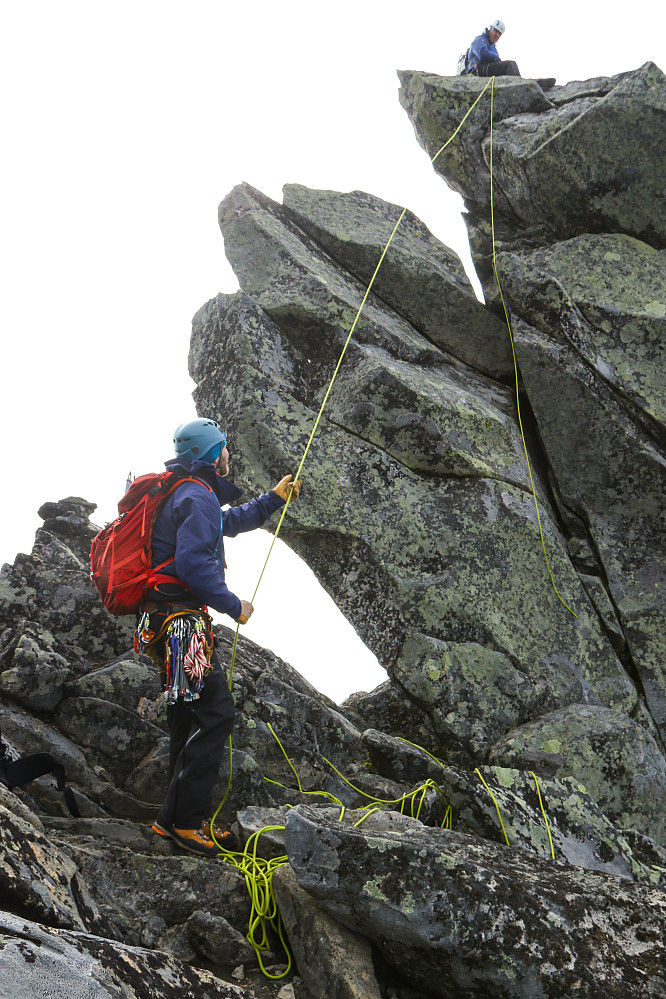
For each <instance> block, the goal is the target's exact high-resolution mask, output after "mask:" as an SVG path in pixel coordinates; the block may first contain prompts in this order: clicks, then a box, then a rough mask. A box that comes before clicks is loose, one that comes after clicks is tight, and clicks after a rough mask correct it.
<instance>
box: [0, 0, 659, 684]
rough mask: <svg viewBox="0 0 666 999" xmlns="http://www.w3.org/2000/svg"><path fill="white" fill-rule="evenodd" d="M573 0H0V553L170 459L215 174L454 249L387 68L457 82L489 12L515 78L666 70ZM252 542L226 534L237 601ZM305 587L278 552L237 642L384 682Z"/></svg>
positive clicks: (458, 239)
mask: <svg viewBox="0 0 666 999" xmlns="http://www.w3.org/2000/svg"><path fill="white" fill-rule="evenodd" d="M593 6H594V8H596V9H597V10H598V9H599V8H598V6H597V5H596V4H595V5H592V4H589V5H588V4H583V3H580V2H577V3H572V2H567V0H564V2H561V3H559V4H558V5H557V7H556V8H553V7H552V5H550V7H549V5H545V4H541V5H539V4H534V3H533V2H532V3H527V2H503V3H501V5H500V6H498V7H496V6H495V5H494V4H493V5H487V4H485V3H484V4H479V3H468V4H461V5H455V7H454V5H450V4H443V3H439V4H436V3H432V2H424V0H414V2H412V3H410V4H405V3H404V2H396V0H383V2H379V0H354V2H350V0H338V2H337V3H335V4H334V5H330V6H328V7H324V6H322V5H317V4H315V3H312V2H309V3H306V2H303V0H286V2H283V3H281V4H277V3H268V2H266V0H256V2H252V0H246V2H245V3H243V4H241V3H236V4H231V3H222V2H210V0H209V2H204V0H199V2H197V0H188V2H187V3H184V2H181V3H174V2H169V0H160V2H156V0H132V2H128V0H114V2H113V3H111V2H107V0H104V2H101V0H85V2H81V0H78V2H74V0H58V2H57V3H55V2H53V0H36V2H35V0H32V2H31V0H21V2H20V3H18V2H15V0H14V2H10V0H4V2H3V3H2V4H1V6H0V11H1V17H2V20H1V22H0V25H1V37H0V46H1V48H0V75H1V84H2V94H3V98H4V99H3V102H2V111H1V114H2V130H1V134H2V139H3V155H2V161H1V167H0V169H1V170H2V174H3V179H2V184H1V185H0V197H1V199H2V244H1V245H2V262H1V263H2V278H3V281H2V284H3V288H4V291H3V294H2V296H1V298H0V309H1V314H2V337H3V357H4V363H3V365H2V386H1V392H0V398H1V400H2V401H1V405H2V414H1V420H2V422H1V426H2V430H3V436H4V441H5V462H4V466H5V475H4V486H3V506H2V514H3V515H2V518H0V562H11V561H13V559H14V557H15V555H16V552H17V551H30V548H31V546H32V541H33V536H34V532H35V530H36V528H37V527H38V526H39V524H40V523H41V521H40V520H39V518H38V517H37V513H36V511H37V509H38V507H39V506H41V504H42V503H43V502H45V501H47V500H57V499H60V498H62V497H64V496H69V495H79V496H84V497H85V498H86V499H89V500H91V501H93V502H96V503H97V504H98V510H97V511H96V514H95V515H94V516H93V520H94V521H95V522H96V523H99V524H102V523H104V522H106V521H108V520H111V519H112V518H113V516H114V515H115V504H116V502H117V500H118V498H119V497H120V495H121V494H122V491H123V488H124V483H125V478H126V475H127V472H128V470H129V469H131V470H132V471H133V472H134V473H135V474H140V473H142V472H145V471H152V470H159V469H160V468H161V467H162V463H163V461H164V460H166V459H167V458H169V457H171V437H172V432H173V429H174V428H175V427H176V426H177V425H178V424H180V423H182V422H183V421H184V420H186V419H189V418H191V417H194V416H195V415H196V413H195V410H194V404H193V402H192V400H191V396H190V393H191V391H192V388H193V383H192V382H191V380H190V379H189V377H188V374H187V353H188V348H189V337H190V322H191V317H192V316H193V314H194V313H195V312H196V311H197V310H198V309H199V308H200V306H201V305H203V303H204V302H206V301H207V300H208V299H210V298H212V297H213V296H214V295H216V294H217V293H218V292H220V291H225V292H232V291H235V290H236V288H237V283H236V281H235V278H234V276H233V273H232V271H231V269H230V268H229V266H228V265H227V263H226V259H225V257H224V248H223V241H222V237H221V235H220V232H219V229H218V227H217V205H218V202H219V201H220V200H221V199H222V198H223V197H224V195H225V194H227V192H228V191H229V190H230V189H231V188H232V187H233V186H234V185H235V184H237V183H239V182H241V181H248V182H249V183H251V184H252V185H254V186H255V187H258V188H259V189H260V190H262V191H263V192H264V193H266V194H268V195H269V196H271V197H272V198H274V199H276V200H278V201H280V200H281V189H282V185H283V184H284V183H302V184H306V185H308V186H310V187H321V188H330V189H334V190H340V191H348V190H354V189H361V190H365V191H369V192H370V193H372V194H375V195H378V196H380V197H382V198H385V199H386V200H388V201H393V202H395V203H397V204H400V205H406V206H407V207H409V208H410V209H411V210H412V211H414V212H415V213H416V214H417V215H418V216H419V217H420V218H422V219H423V221H424V222H425V223H426V224H427V225H428V226H429V227H430V229H431V230H432V231H433V232H434V233H435V234H436V235H437V236H438V237H439V238H440V239H442V240H443V241H444V242H445V243H447V244H448V245H449V246H451V247H453V248H454V249H455V250H456V251H457V252H458V253H459V254H460V255H461V256H463V257H464V258H465V259H467V258H466V254H467V247H466V244H467V239H466V235H465V229H464V225H463V223H462V221H461V219H460V215H459V212H460V209H461V205H462V202H461V201H460V199H459V198H458V197H457V196H456V195H454V194H452V193H451V192H450V191H449V190H448V189H447V188H446V186H445V185H444V184H443V182H442V181H441V180H440V179H439V178H437V177H436V175H435V174H434V172H433V171H432V169H431V167H430V165H429V163H428V159H427V156H426V154H425V153H424V152H423V151H422V150H421V148H420V147H419V146H418V144H417V142H416V139H415V137H414V133H413V130H412V127H411V125H410V123H409V120H408V118H407V116H406V114H405V113H404V112H403V111H402V109H401V108H400V105H399V103H398V81H397V77H396V70H397V69H420V70H424V71H428V72H434V73H440V74H442V75H449V74H452V73H454V72H455V66H456V62H457V58H458V55H459V53H460V52H461V50H463V49H464V48H465V47H466V46H467V45H468V44H469V42H470V41H471V39H472V38H473V36H474V35H476V34H478V33H479V32H480V31H481V30H482V29H483V27H485V26H486V25H487V24H488V23H489V22H490V21H491V20H492V19H494V18H495V17H500V18H502V19H503V20H504V21H505V23H506V25H507V31H506V34H505V36H504V38H503V39H502V40H501V41H500V43H499V46H498V48H499V51H500V55H501V56H502V57H503V58H511V59H515V60H516V61H517V62H518V64H519V66H520V68H521V71H522V73H523V75H524V76H529V75H533V76H556V77H557V78H558V82H559V83H564V82H566V81H568V80H572V79H587V78H589V77H592V76H599V75H608V76H610V75H613V74H615V73H618V72H622V71H624V70H629V69H635V68H637V67H638V66H640V65H642V64H643V63H644V62H645V61H647V60H648V59H652V60H653V61H655V62H656V63H657V64H661V65H662V68H664V60H663V58H662V54H661V52H660V44H658V43H657V42H655V41H654V40H653V39H652V35H653V34H654V33H655V32H656V33H658V34H659V35H661V28H660V25H659V23H658V20H657V16H658V15H657V5H656V4H653V3H647V2H638V3H634V4H632V5H631V7H627V6H625V7H623V8H622V10H621V11H620V8H619V7H617V8H615V7H611V6H610V5H606V8H605V9H606V10H607V12H608V21H607V23H606V24H603V23H601V21H600V19H599V16H598V15H597V14H595V13H594V11H593ZM452 11H453V12H452ZM613 11H617V13H613ZM230 448H231V451H232V459H233V441H230ZM285 471H289V470H287V469H285ZM232 475H233V470H232ZM304 478H305V480H306V481H307V466H306V468H305V470H304ZM308 489H316V482H310V481H308ZM303 501H306V500H305V499H304V500H303ZM269 541H270V539H269V538H267V537H266V536H265V535H263V534H261V535H257V536H247V537H245V538H243V539H240V540H238V541H236V542H234V543H232V544H231V545H229V551H228V562H229V564H230V570H229V575H228V581H229V585H230V586H231V587H232V588H233V589H234V590H235V591H236V592H237V593H238V595H239V596H241V597H246V598H249V596H250V595H251V593H252V591H253V590H254V587H255V584H256V580H257V578H258V575H259V571H260V567H261V564H263V558H264V554H262V553H265V551H266V549H267V545H268V544H269ZM285 580H288V581H289V582H288V584H287V585H285ZM316 589H317V584H316V583H315V581H314V578H313V577H312V575H311V574H310V573H309V570H307V569H306V568H305V567H304V566H303V565H302V563H300V562H299V561H298V560H297V559H296V557H295V556H293V555H292V554H291V553H290V552H288V551H287V550H286V549H285V546H283V545H282V543H281V542H278V544H277V545H276V549H275V551H274V553H273V556H272V558H271V562H270V563H269V567H268V570H267V574H266V577H265V578H264V581H263V582H262V584H261V588H260V590H259V593H258V596H257V601H256V605H255V606H256V610H255V614H254V617H253V618H252V621H251V622H250V624H249V625H248V626H247V627H246V628H245V629H244V634H246V635H247V636H248V637H250V638H252V639H254V641H257V642H260V643H261V644H264V645H266V646H268V647H270V648H273V649H274V651H275V652H277V653H278V654H279V655H281V656H282V657H283V658H285V659H286V660H287V661H289V662H291V664H292V665H294V666H296V667H297V668H298V669H300V670H301V672H303V673H304V674H305V675H306V676H307V677H308V679H310V680H311V682H313V683H315V684H316V685H317V686H318V687H319V688H320V689H321V690H323V691H324V692H326V693H328V694H329V695H330V696H332V697H334V698H336V699H337V700H341V699H343V698H344V697H345V696H346V694H348V693H349V692H351V691H352V690H357V689H371V688H372V687H373V686H374V685H375V684H376V683H378V682H381V680H382V679H383V678H384V674H383V672H382V671H381V670H380V669H379V667H378V666H377V664H376V661H375V660H374V657H372V656H371V655H370V654H369V653H368V652H367V650H365V649H364V648H363V646H362V645H361V644H360V642H359V641H358V640H357V639H356V637H355V635H354V632H353V630H352V629H351V627H350V626H349V625H348V624H347V623H346V622H345V621H344V619H342V617H341V615H340V614H339V613H338V612H337V609H336V608H335V607H334V605H333V604H332V602H331V601H330V600H329V599H328V598H327V597H326V596H325V594H322V595H321V596H317V595H316V593H315V590H316Z"/></svg>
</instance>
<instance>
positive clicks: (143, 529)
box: [90, 471, 213, 615]
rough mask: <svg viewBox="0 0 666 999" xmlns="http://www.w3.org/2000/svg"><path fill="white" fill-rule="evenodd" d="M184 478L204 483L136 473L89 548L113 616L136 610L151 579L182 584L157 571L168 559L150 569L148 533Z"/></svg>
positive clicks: (98, 584)
mask: <svg viewBox="0 0 666 999" xmlns="http://www.w3.org/2000/svg"><path fill="white" fill-rule="evenodd" d="M183 482H198V483H199V485H200V486H203V487H204V489H208V491H209V492H211V493H212V492H213V490H212V489H211V487H210V486H209V485H207V483H205V482H202V481H201V479H195V478H192V477H191V476H189V477H183V476H179V474H178V473H177V472H173V471H171V472H150V473H149V474H148V475H140V476H139V477H138V478H137V479H135V480H134V482H133V483H132V484H131V486H130V487H129V489H128V490H127V492H126V493H125V495H124V496H123V498H122V499H121V500H120V502H119V503H118V514H119V516H118V517H117V518H116V520H114V521H113V523H112V524H107V526H106V527H105V528H104V530H102V531H100V532H99V534H97V535H96V536H95V537H94V538H93V540H92V544H91V546H90V568H91V570H92V571H91V579H92V581H93V583H94V584H95V586H96V587H97V589H98V590H99V593H100V596H101V598H102V600H103V601H104V606H105V607H106V609H107V610H108V611H109V612H110V613H111V614H119V615H122V614H135V613H136V612H137V611H138V609H139V606H140V604H141V601H142V600H143V598H144V596H145V594H146V592H147V591H148V590H150V589H152V588H153V586H154V585H155V583H157V582H158V578H159V582H161V583H164V582H168V583H180V585H181V586H184V585H185V584H184V583H182V582H181V581H180V580H179V579H178V578H177V577H176V576H168V575H166V574H164V573H160V575H159V577H157V576H156V573H157V572H159V570H160V569H162V568H163V567H164V566H165V565H168V564H169V562H171V561H172V559H171V558H170V559H167V561H166V562H162V563H161V565H156V566H155V568H154V569H153V568H152V533H153V524H154V523H155V517H156V515H157V511H158V510H159V508H160V506H161V505H162V503H163V502H164V500H165V499H166V498H167V496H168V495H169V494H170V493H172V492H173V491H174V489H177V488H178V486H180V485H181V484H182V483H183Z"/></svg>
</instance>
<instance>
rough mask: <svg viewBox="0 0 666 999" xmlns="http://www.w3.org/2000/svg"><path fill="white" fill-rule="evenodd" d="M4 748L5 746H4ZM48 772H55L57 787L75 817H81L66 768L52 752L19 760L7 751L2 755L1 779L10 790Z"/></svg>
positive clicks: (0, 760) (0, 765) (35, 754)
mask: <svg viewBox="0 0 666 999" xmlns="http://www.w3.org/2000/svg"><path fill="white" fill-rule="evenodd" d="M2 749H3V750H4V746H3V747H2ZM46 774H53V776H54V777H55V779H56V787H57V788H58V790H59V791H62V793H63V795H64V796H65V804H66V805H67V807H68V808H69V811H70V813H71V814H72V815H73V816H74V818H75V819H80V818H81V813H80V811H79V806H78V805H77V804H76V798H75V797H74V793H73V792H72V789H71V787H68V786H67V784H66V783H65V768H64V766H63V765H62V763H58V761H57V760H56V759H54V758H53V756H51V754H50V753H34V754H33V755H32V756H23V757H22V758H21V759H19V760H11V759H10V758H9V755H8V754H7V752H6V751H5V752H4V753H3V755H2V756H1V757H0V781H2V783H3V784H5V785H6V786H7V787H8V788H9V789H10V790H11V789H12V788H13V787H23V785H24V784H29V783H30V782H31V781H33V780H37V778H38V777H44V776H45V775H46Z"/></svg>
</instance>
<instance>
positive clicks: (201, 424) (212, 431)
mask: <svg viewBox="0 0 666 999" xmlns="http://www.w3.org/2000/svg"><path fill="white" fill-rule="evenodd" d="M226 443H227V435H226V434H225V432H224V430H220V425H219V423H216V422H215V420H206V419H198V420H190V422H189V423H183V424H182V425H181V426H180V427H178V428H177V429H176V430H174V432H173V446H174V448H175V451H176V454H189V455H191V456H192V457H193V458H199V460H200V461H210V462H213V461H215V459H216V458H217V457H218V456H219V454H220V452H221V450H222V448H223V447H224V446H225V444H226Z"/></svg>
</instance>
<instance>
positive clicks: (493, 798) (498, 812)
mask: <svg viewBox="0 0 666 999" xmlns="http://www.w3.org/2000/svg"><path fill="white" fill-rule="evenodd" d="M474 773H475V774H478V775H479V777H480V779H481V783H482V784H483V786H484V787H485V789H486V791H487V792H488V794H489V795H490V797H491V798H492V800H493V804H494V806H495V808H496V810H497V818H498V819H499V820H500V825H501V827H502V832H503V833H504V839H505V840H506V845H507V846H511V844H510V843H509V837H508V836H507V834H506V829H505V828H504V823H503V822H502V814H501V812H500V810H499V805H498V804H497V800H496V798H495V795H494V794H493V792H492V791H491V790H490V788H489V787H488V785H487V784H486V782H485V780H484V779H483V774H482V773H481V771H480V770H479V768H478V767H477V768H476V770H475V771H474Z"/></svg>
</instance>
